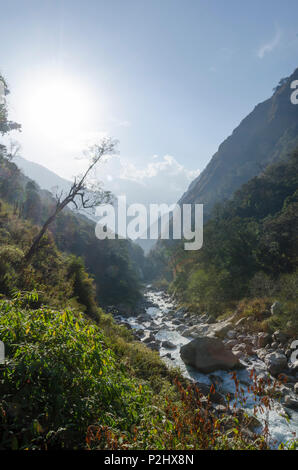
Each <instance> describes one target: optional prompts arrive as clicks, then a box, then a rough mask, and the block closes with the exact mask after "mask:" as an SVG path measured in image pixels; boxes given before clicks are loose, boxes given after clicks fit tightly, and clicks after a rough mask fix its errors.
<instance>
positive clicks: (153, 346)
mask: <svg viewBox="0 0 298 470" xmlns="http://www.w3.org/2000/svg"><path fill="white" fill-rule="evenodd" d="M147 346H148V348H150V349H152V351H159V343H158V342H157V341H152V342H151V343H148V344H147Z"/></svg>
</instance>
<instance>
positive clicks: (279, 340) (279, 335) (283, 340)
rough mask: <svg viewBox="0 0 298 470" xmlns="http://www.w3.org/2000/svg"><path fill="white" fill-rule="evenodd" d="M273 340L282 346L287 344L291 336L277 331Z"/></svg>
mask: <svg viewBox="0 0 298 470" xmlns="http://www.w3.org/2000/svg"><path fill="white" fill-rule="evenodd" d="M272 336H273V338H274V339H275V341H276V342H277V343H281V345H283V344H286V342H287V341H288V339H289V336H288V335H286V334H285V333H282V332H281V331H280V330H277V331H275V332H274V333H273V335H272Z"/></svg>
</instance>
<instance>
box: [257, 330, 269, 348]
mask: <svg viewBox="0 0 298 470" xmlns="http://www.w3.org/2000/svg"><path fill="white" fill-rule="evenodd" d="M270 342H271V336H270V334H269V333H264V332H260V333H258V338H257V348H258V349H260V348H264V347H265V346H267V344H270Z"/></svg>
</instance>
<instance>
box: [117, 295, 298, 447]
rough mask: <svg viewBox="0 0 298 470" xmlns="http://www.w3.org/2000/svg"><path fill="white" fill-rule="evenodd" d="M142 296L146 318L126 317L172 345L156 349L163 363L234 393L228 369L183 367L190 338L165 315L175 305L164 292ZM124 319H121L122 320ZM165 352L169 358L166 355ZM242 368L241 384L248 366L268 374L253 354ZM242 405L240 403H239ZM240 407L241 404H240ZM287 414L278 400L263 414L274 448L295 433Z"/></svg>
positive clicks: (296, 420)
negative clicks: (204, 370) (208, 371)
mask: <svg viewBox="0 0 298 470" xmlns="http://www.w3.org/2000/svg"><path fill="white" fill-rule="evenodd" d="M145 297H146V298H147V300H148V301H149V302H150V304H151V305H153V306H150V307H148V308H147V309H146V312H147V314H148V321H145V322H144V321H139V320H138V319H137V318H136V317H130V318H128V319H127V318H126V319H125V321H126V322H128V323H129V324H130V325H131V327H132V328H134V329H136V330H140V329H141V330H143V331H144V334H145V335H144V338H146V336H149V335H150V334H151V335H152V333H154V336H155V339H156V340H160V341H170V342H171V343H173V345H174V346H175V348H174V347H171V348H165V347H160V348H159V354H160V356H161V357H162V358H163V360H164V361H165V362H166V364H167V365H168V367H173V366H174V367H179V369H180V370H181V372H182V374H183V375H184V376H185V377H186V378H188V379H190V380H192V381H194V382H203V383H206V384H210V385H211V383H212V382H213V383H214V382H215V383H216V384H217V386H216V388H217V390H218V391H219V392H220V393H223V394H226V393H228V392H231V393H233V392H235V386H234V382H233V380H232V378H231V374H230V373H229V372H225V371H221V370H218V371H216V372H213V373H212V374H202V373H200V372H198V371H196V370H195V369H193V368H191V367H189V366H186V365H185V364H184V362H183V361H182V359H181V357H180V347H181V346H182V345H184V344H187V343H188V342H189V341H191V340H192V339H193V338H186V337H184V336H182V335H181V334H180V333H179V331H177V329H179V328H178V325H177V323H178V322H177V321H176V319H175V316H171V315H169V312H171V311H172V310H175V309H176V308H177V305H176V304H175V302H174V301H172V300H171V299H170V298H169V297H168V296H167V295H165V294H164V292H162V291H161V292H157V291H153V290H150V287H149V289H148V290H147V291H146V293H145ZM123 320H124V319H123ZM167 355H168V356H169V355H170V356H171V357H167ZM244 365H245V369H242V370H239V371H236V373H237V377H238V379H239V381H240V383H241V384H243V385H244V387H243V388H244V389H245V390H246V386H247V384H248V383H250V378H249V377H250V373H251V369H254V370H255V371H256V373H257V374H258V375H259V374H261V373H265V374H266V375H267V374H268V372H267V369H266V366H265V364H264V362H263V361H261V360H259V359H258V358H256V357H254V356H253V357H251V358H250V359H249V363H244ZM246 398H247V402H246V404H245V408H246V411H247V412H248V413H251V414H252V413H253V407H254V405H255V401H254V399H253V396H250V395H246ZM241 407H242V406H241ZM242 408H243V407H242ZM287 412H288V415H290V416H291V419H290V422H288V421H287V420H286V419H285V417H284V409H283V407H282V406H281V405H280V403H279V402H278V401H275V402H274V406H273V409H272V410H271V411H269V413H266V419H267V420H268V421H269V430H270V435H271V445H272V447H277V446H278V445H279V443H280V442H284V443H285V442H287V441H290V440H292V439H293V437H294V433H296V434H297V435H298V413H297V412H294V411H292V410H287ZM257 417H258V419H259V420H260V421H261V422H263V423H264V415H262V414H260V413H259V414H258V415H257Z"/></svg>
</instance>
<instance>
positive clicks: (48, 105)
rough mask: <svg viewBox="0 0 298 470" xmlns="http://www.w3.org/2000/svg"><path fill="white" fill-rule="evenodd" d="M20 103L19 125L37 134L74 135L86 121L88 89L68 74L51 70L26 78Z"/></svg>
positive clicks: (50, 136) (47, 135)
mask: <svg viewBox="0 0 298 470" xmlns="http://www.w3.org/2000/svg"><path fill="white" fill-rule="evenodd" d="M26 88H27V89H26V90H25V92H24V102H23V106H22V108H23V109H22V114H23V115H24V117H23V123H24V125H23V127H24V131H25V129H28V130H29V129H30V130H31V129H34V130H35V131H36V132H38V133H39V136H40V137H41V136H43V137H48V138H52V139H55V140H56V139H60V138H61V137H62V136H64V137H66V138H69V137H72V136H73V137H75V136H76V135H77V133H78V132H81V131H82V130H83V129H84V128H86V126H87V125H88V121H89V120H90V113H91V99H90V96H89V93H88V90H87V89H85V88H84V87H83V85H82V84H81V83H80V82H78V81H76V80H75V79H73V78H72V77H71V76H70V77H67V76H63V75H58V74H57V75H55V74H52V75H50V76H46V77H40V78H39V79H38V80H36V79H34V80H33V81H32V82H29V84H28V86H27V87H26Z"/></svg>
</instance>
